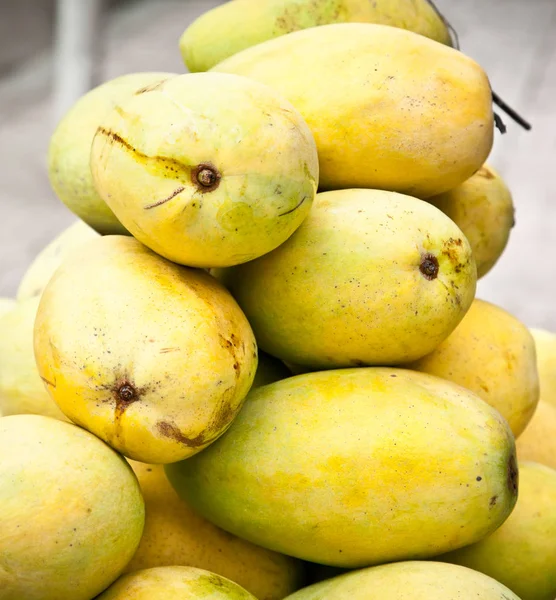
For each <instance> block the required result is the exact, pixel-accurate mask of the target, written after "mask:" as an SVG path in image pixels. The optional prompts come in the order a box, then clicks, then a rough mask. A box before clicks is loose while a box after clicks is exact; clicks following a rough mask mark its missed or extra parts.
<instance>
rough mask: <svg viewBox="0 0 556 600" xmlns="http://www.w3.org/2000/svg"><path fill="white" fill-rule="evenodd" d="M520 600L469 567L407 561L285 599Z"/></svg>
mask: <svg viewBox="0 0 556 600" xmlns="http://www.w3.org/2000/svg"><path fill="white" fill-rule="evenodd" d="M464 598H476V599H477V600H520V599H519V598H518V597H517V596H516V595H515V594H514V593H513V592H512V591H510V590H509V589H508V588H507V587H506V586H504V585H502V584H501V583H498V582H497V581H495V580H494V579H492V578H490V577H487V576H486V575H483V574H482V573H477V572H476V571H472V570H471V569H466V568H465V567H459V566H457V565H449V564H446V563H441V562H432V561H431V562H420V561H407V562H398V563H394V564H390V565H381V566H378V567H372V568H370V569H362V570H359V571H353V572H352V573H348V574H346V575H341V576H340V577H335V578H333V579H329V580H327V581H323V582H321V583H317V584H315V585H312V586H310V587H308V588H305V589H303V590H300V591H299V592H297V593H295V594H293V595H291V596H288V597H287V599H285V600H463V599H464Z"/></svg>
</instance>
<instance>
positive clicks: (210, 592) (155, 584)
mask: <svg viewBox="0 0 556 600" xmlns="http://www.w3.org/2000/svg"><path fill="white" fill-rule="evenodd" d="M185 599H187V600H257V599H256V598H255V597H254V596H252V595H251V594H250V593H249V592H247V591H246V590H244V589H243V588H242V587H240V586H239V585H237V584H236V583H234V582H233V581H230V580H229V579H226V578H225V577H220V575H216V574H215V573H211V572H210V571H205V570H203V569H194V568H192V567H159V568H155V569H145V570H142V571H136V572H135V573H129V574H127V575H124V576H123V577H121V578H120V579H118V581H116V583H114V584H113V585H111V586H110V587H109V588H108V589H107V590H106V591H105V592H104V593H103V594H101V595H100V596H99V597H98V598H97V600H185Z"/></svg>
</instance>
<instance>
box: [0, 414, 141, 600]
mask: <svg viewBox="0 0 556 600" xmlns="http://www.w3.org/2000/svg"><path fill="white" fill-rule="evenodd" d="M0 456H1V457H2V460H1V461H0V531H1V532H2V535H1V536H0V598H1V599H2V600H65V599H69V598H71V600H91V598H93V597H95V596H96V595H97V594H99V593H100V592H102V590H104V589H105V588H106V587H107V586H108V585H110V584H111V583H112V582H113V581H114V580H115V579H116V578H117V577H118V576H119V575H120V573H121V572H122V571H123V569H124V567H125V565H126V564H127V563H128V562H129V560H130V559H131V557H132V556H133V553H134V552H135V549H136V548H137V545H138V544H139V539H140V537H141V532H142V530H143V523H144V517H145V512H144V503H143V498H142V497H141V492H140V490H139V485H138V483H137V479H136V477H135V476H134V474H133V471H132V470H131V469H130V467H129V465H128V464H127V463H126V462H125V460H123V459H122V457H121V456H120V455H119V454H117V453H116V452H114V451H113V450H112V449H111V448H110V447H108V446H107V445H106V444H105V443H104V442H102V441H101V440H99V439H98V438H96V437H95V436H94V435H92V434H90V433H89V432H88V431H85V430H83V429H81V428H80V427H77V426H75V425H73V424H70V423H63V422H62V421H58V420H56V419H51V418H49V417H43V416H38V415H15V416H9V417H2V418H0Z"/></svg>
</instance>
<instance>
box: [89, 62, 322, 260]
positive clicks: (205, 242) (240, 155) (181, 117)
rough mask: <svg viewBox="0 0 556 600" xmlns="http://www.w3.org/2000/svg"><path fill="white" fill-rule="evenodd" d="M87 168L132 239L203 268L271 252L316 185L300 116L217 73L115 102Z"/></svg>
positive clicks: (275, 98) (267, 92)
mask: <svg viewBox="0 0 556 600" xmlns="http://www.w3.org/2000/svg"><path fill="white" fill-rule="evenodd" d="M91 169H92V173H93V178H94V181H95V186H96V188H97V190H98V191H99V193H100V195H101V196H102V198H103V199H104V200H105V201H106V203H107V204H108V205H109V206H110V208H111V209H112V210H113V211H114V213H115V214H116V216H117V217H118V218H119V219H120V221H121V222H122V223H123V224H124V225H125V227H126V228H127V229H128V230H129V231H130V232H131V233H132V234H133V235H134V236H135V237H136V238H137V239H138V240H140V241H141V242H143V243H144V244H145V245H146V246H148V247H149V248H151V249H152V250H154V251H155V252H157V253H158V254H160V255H162V256H164V257H166V258H168V259H169V260H172V261H174V262H177V263H181V264H184V265H188V266H192V267H203V268H206V267H224V266H230V265H235V264H240V263H243V262H246V261H249V260H252V259H254V258H257V257H258V256H261V255H262V254H265V253H267V252H270V251H271V250H274V248H276V247H277V246H279V245H280V244H281V243H283V242H284V241H285V240H286V239H287V238H288V237H289V236H290V235H291V234H292V233H293V232H294V231H295V230H296V229H297V227H299V225H301V223H302V222H303V220H304V219H305V217H306V216H307V214H308V213H309V210H310V208H311V204H312V202H313V199H314V196H315V194H316V190H317V186H318V156H317V149H316V145H315V140H314V139H313V136H312V134H311V131H310V130H309V128H308V126H307V124H306V123H305V121H304V120H303V118H302V117H301V115H300V114H299V113H298V112H297V111H296V110H295V108H294V107H293V106H292V105H291V104H290V103H289V102H287V101H286V100H284V99H283V98H282V97H281V96H280V95H278V94H277V93H276V92H274V91H273V90H272V89H270V88H269V87H267V86H264V85H262V84H260V83H257V82H255V81H252V80H250V79H247V78H246V77H239V76H237V75H228V74H223V73H197V74H185V75H180V76H177V77H173V78H171V79H168V80H166V81H164V82H162V83H159V84H157V85H154V86H151V87H149V88H146V89H144V90H143V91H142V93H140V94H136V95H135V96H132V97H129V98H127V99H125V100H124V101H122V102H120V103H119V104H118V105H117V106H116V107H115V109H114V110H113V111H112V112H111V113H110V114H109V115H108V116H107V117H106V118H104V119H103V120H102V122H101V126H100V127H99V129H98V131H97V134H96V135H95V138H94V141H93V145H92V151H91Z"/></svg>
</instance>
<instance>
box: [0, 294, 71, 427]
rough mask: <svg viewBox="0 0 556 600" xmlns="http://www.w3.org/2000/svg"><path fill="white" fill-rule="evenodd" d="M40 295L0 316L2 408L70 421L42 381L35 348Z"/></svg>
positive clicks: (15, 412)
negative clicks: (34, 332)
mask: <svg viewBox="0 0 556 600" xmlns="http://www.w3.org/2000/svg"><path fill="white" fill-rule="evenodd" d="M38 306H39V298H37V297H35V298H28V299H27V300H22V301H21V302H19V303H18V304H17V305H16V306H15V308H13V309H12V310H11V311H9V312H8V313H6V314H4V315H2V316H0V411H1V412H2V413H3V414H4V415H18V414H37V415H44V416H45V417H53V418H55V419H61V420H64V421H67V420H68V419H67V417H66V416H65V415H64V414H63V413H62V411H61V410H60V409H59V408H58V406H57V404H56V403H55V402H54V400H52V398H51V397H50V394H49V393H48V392H47V391H46V390H45V388H44V383H43V382H42V381H41V378H40V375H39V371H38V369H37V364H36V362H35V354H34V351H33V328H34V325H35V317H36V314H37V308H38Z"/></svg>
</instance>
